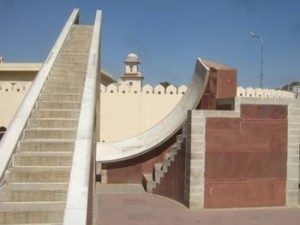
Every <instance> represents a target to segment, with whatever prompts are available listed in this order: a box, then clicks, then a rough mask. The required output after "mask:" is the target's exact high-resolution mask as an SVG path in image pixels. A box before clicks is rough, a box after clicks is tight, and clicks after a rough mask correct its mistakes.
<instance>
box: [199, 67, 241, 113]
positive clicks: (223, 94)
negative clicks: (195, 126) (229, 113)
mask: <svg viewBox="0 0 300 225" xmlns="http://www.w3.org/2000/svg"><path fill="white" fill-rule="evenodd" d="M235 96H236V70H235V69H218V70H216V69H214V68H210V76H209V79H208V83H207V86H206V88H205V91H204V95H203V97H202V99H201V102H200V104H199V106H198V107H197V109H217V100H218V99H224V98H235ZM218 109H219V108H218ZM220 109H221V108H220ZM226 110H228V108H226Z"/></svg>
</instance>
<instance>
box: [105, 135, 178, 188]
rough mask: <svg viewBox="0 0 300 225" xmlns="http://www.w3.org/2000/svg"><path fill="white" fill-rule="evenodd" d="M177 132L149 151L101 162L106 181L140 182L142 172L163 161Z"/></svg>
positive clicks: (149, 171) (150, 170) (148, 170)
mask: <svg viewBox="0 0 300 225" xmlns="http://www.w3.org/2000/svg"><path fill="white" fill-rule="evenodd" d="M180 132H181V131H180ZM178 133H179V132H178ZM178 133H176V134H175V135H174V136H173V137H172V138H170V139H169V140H168V141H167V142H165V143H164V144H162V145H161V146H159V147H158V148H156V149H154V150H152V151H150V152H149V153H146V154H144V155H141V156H139V157H136V158H133V159H130V160H125V161H122V162H116V163H107V164H103V165H102V169H104V170H107V183H142V177H143V174H144V173H152V170H153V167H154V164H155V163H160V162H162V161H163V157H164V154H165V153H167V152H169V151H170V148H171V146H172V145H173V144H174V143H175V141H176V136H177V135H178Z"/></svg>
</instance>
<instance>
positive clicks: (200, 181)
mask: <svg viewBox="0 0 300 225" xmlns="http://www.w3.org/2000/svg"><path fill="white" fill-rule="evenodd" d="M186 136H187V138H186V140H187V141H186V143H187V148H186V152H185V187H184V198H185V203H186V206H187V207H188V208H190V209H198V208H203V206H204V168H205V167H204V163H205V118H204V116H203V113H202V112H201V111H199V110H198V111H196V110H192V111H189V112H188V120H187V135H186Z"/></svg>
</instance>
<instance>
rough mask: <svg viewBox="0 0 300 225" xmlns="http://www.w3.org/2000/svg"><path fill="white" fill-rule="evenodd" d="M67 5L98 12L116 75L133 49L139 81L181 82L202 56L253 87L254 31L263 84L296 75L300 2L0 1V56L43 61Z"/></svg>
mask: <svg viewBox="0 0 300 225" xmlns="http://www.w3.org/2000/svg"><path fill="white" fill-rule="evenodd" d="M73 8H80V18H81V21H82V22H84V23H92V22H93V20H94V16H95V11H96V9H102V10H103V27H102V28H103V29H102V59H103V60H102V66H103V68H105V69H106V70H108V71H109V72H111V73H112V74H114V75H115V77H118V76H119V75H120V73H121V72H122V71H123V60H124V58H125V56H126V55H127V54H128V53H130V52H135V53H137V54H138V55H139V56H140V58H141V61H142V66H141V70H142V73H143V74H144V75H145V82H146V83H150V84H156V83H159V82H161V81H170V82H173V83H175V84H182V83H188V82H189V80H190V78H191V76H192V72H193V70H194V65H195V60H196V58H197V57H203V58H207V59H211V60H215V61H218V62H221V63H224V64H227V65H230V66H232V67H235V68H237V70H238V82H239V85H242V86H244V87H246V86H258V84H259V73H260V43H259V41H258V40H256V39H251V38H250V36H249V31H254V32H257V33H258V34H260V35H261V36H262V37H263V38H264V39H265V66H264V74H265V79H264V84H265V86H267V87H280V86H283V84H285V83H287V82H290V81H292V80H300V1H299V0H284V1H283V0H207V1H206V0H205V1H204V0H185V1H184V0H151V1H150V0H102V1H101V0H97V1H96V0H82V1H75V0H74V1H67V0H0V55H2V56H4V57H5V59H6V61H7V62H36V61H43V60H44V59H45V58H46V56H47V54H48V53H49V50H50V49H51V47H52V45H53V43H54V41H55V40H56V38H57V37H58V34H59V32H60V30H61V29H62V27H63V25H64V23H65V22H66V20H67V18H68V16H69V14H70V12H71V10H72V9H73Z"/></svg>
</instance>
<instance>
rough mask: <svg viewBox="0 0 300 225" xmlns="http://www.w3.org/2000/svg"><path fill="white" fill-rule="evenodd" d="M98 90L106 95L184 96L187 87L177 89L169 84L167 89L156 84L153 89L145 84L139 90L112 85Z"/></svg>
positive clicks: (135, 87) (124, 85) (182, 86)
mask: <svg viewBox="0 0 300 225" xmlns="http://www.w3.org/2000/svg"><path fill="white" fill-rule="evenodd" d="M100 89H101V93H106V94H116V93H120V94H158V95H164V94H165V95H184V94H185V92H186V90H187V86H185V85H181V86H179V87H176V86H174V85H172V84H171V85H169V86H168V87H167V88H165V87H164V86H162V85H161V84H158V85H156V86H154V87H152V86H151V85H149V84H146V85H144V86H143V87H141V88H140V87H137V86H128V85H127V84H121V85H118V84H116V83H112V84H110V85H108V86H107V87H106V86H104V85H103V84H101V87H100Z"/></svg>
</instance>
